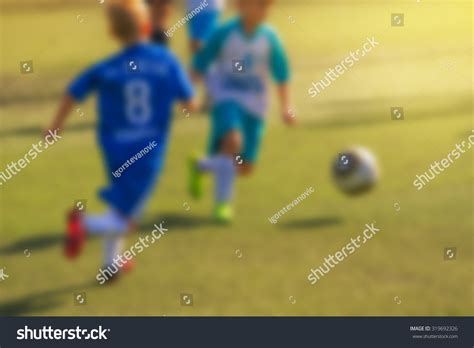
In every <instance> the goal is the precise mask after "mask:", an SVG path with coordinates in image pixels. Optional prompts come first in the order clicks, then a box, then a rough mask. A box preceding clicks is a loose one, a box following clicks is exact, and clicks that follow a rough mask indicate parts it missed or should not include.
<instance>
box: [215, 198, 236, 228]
mask: <svg viewBox="0 0 474 348" xmlns="http://www.w3.org/2000/svg"><path fill="white" fill-rule="evenodd" d="M233 218H234V212H233V210H232V206H231V205H230V204H229V203H217V205H216V207H215V208H214V219H215V220H216V221H217V222H219V223H224V224H228V223H231V222H232V220H233Z"/></svg>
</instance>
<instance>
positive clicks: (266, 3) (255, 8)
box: [237, 0, 274, 23]
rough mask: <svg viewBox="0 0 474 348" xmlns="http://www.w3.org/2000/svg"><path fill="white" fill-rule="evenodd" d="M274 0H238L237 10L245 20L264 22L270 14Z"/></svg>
mask: <svg viewBox="0 0 474 348" xmlns="http://www.w3.org/2000/svg"><path fill="white" fill-rule="evenodd" d="M273 2H274V1H273V0H237V10H238V12H239V13H240V16H241V17H242V19H244V20H245V21H248V22H251V23H262V22H264V21H265V19H266V18H267V16H268V11H269V9H270V7H271V5H272V4H273Z"/></svg>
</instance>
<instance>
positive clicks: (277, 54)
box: [270, 32, 290, 84]
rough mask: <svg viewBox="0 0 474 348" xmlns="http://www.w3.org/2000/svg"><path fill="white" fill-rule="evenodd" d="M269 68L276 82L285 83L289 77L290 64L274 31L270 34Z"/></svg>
mask: <svg viewBox="0 0 474 348" xmlns="http://www.w3.org/2000/svg"><path fill="white" fill-rule="evenodd" d="M270 44H271V47H272V49H271V53H270V69H271V72H272V76H273V79H274V80H275V81H276V82H277V83H280V84H281V83H285V82H287V81H288V80H289V79H290V64H289V62H288V57H287V55H286V52H285V49H284V48H283V44H282V43H281V41H280V39H279V38H278V36H277V35H276V34H275V33H273V32H272V33H271V34H270Z"/></svg>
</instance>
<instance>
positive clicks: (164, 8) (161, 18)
mask: <svg viewBox="0 0 474 348" xmlns="http://www.w3.org/2000/svg"><path fill="white" fill-rule="evenodd" d="M146 2H147V4H148V6H149V7H150V14H151V21H152V23H153V25H154V26H155V27H158V28H162V29H163V28H165V27H166V26H167V24H168V23H167V22H168V20H169V18H170V17H171V14H172V11H173V5H174V1H173V0H147V1H146Z"/></svg>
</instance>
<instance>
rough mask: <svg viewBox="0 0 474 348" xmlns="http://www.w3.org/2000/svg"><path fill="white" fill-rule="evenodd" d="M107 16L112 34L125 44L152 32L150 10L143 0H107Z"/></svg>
mask: <svg viewBox="0 0 474 348" xmlns="http://www.w3.org/2000/svg"><path fill="white" fill-rule="evenodd" d="M107 17H108V19H109V24H110V30H111V33H112V35H113V36H115V37H116V38H117V39H118V40H119V41H120V42H122V43H124V44H127V43H132V42H136V41H139V40H141V39H143V38H146V37H147V36H148V35H149V33H150V17H149V12H148V8H147V6H146V4H145V3H144V2H143V0H107Z"/></svg>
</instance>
